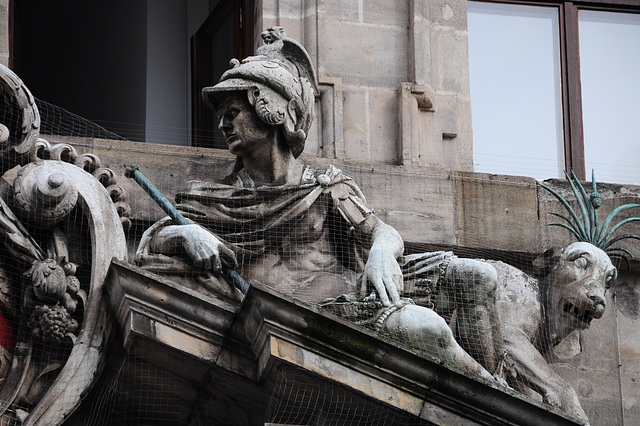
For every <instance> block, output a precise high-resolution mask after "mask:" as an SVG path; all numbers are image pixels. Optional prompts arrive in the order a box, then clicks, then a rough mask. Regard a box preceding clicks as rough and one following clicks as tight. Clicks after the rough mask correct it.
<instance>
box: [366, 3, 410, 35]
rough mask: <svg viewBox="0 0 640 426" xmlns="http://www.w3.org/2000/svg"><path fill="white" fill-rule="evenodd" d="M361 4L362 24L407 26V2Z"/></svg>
mask: <svg viewBox="0 0 640 426" xmlns="http://www.w3.org/2000/svg"><path fill="white" fill-rule="evenodd" d="M362 3H363V8H362V9H363V18H364V22H366V23H368V24H369V23H371V24H383V25H398V26H402V27H405V28H406V27H407V26H408V25H409V2H404V1H399V2H389V1H387V0H367V1H364V2H362Z"/></svg>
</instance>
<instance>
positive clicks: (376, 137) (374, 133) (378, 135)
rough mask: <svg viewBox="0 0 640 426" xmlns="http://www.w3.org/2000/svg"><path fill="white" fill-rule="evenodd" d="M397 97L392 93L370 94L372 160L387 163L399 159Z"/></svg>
mask: <svg viewBox="0 0 640 426" xmlns="http://www.w3.org/2000/svg"><path fill="white" fill-rule="evenodd" d="M397 111H398V107H397V95H396V93H395V92H392V91H381V90H372V91H370V92H369V132H370V146H371V159H372V160H373V161H381V162H385V163H390V162H396V159H397V157H398V154H397V144H396V135H397V131H398V130H397V128H398V115H397Z"/></svg>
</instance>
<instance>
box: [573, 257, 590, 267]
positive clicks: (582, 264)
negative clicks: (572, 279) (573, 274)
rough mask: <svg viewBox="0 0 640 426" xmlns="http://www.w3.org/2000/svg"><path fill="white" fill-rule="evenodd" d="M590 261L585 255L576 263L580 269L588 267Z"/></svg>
mask: <svg viewBox="0 0 640 426" xmlns="http://www.w3.org/2000/svg"><path fill="white" fill-rule="evenodd" d="M588 263H589V262H587V259H585V258H584V257H579V258H577V259H576V260H575V261H574V264H575V265H576V266H577V267H578V268H580V269H584V268H586V267H587V265H588Z"/></svg>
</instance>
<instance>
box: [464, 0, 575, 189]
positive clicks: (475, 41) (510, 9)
mask: <svg viewBox="0 0 640 426" xmlns="http://www.w3.org/2000/svg"><path fill="white" fill-rule="evenodd" d="M468 12H469V60H470V80H471V106H472V112H473V158H474V164H475V170H476V171H478V172H489V173H500V174H510V175H521V176H532V177H535V178H541V179H544V178H549V177H559V176H560V173H561V171H562V169H563V168H564V148H563V147H564V142H563V131H562V103H561V100H562V95H561V85H560V54H559V46H560V41H559V28H558V25H559V20H558V9H556V8H553V7H536V6H522V5H506V4H491V3H479V2H472V1H470V2H469V3H468Z"/></svg>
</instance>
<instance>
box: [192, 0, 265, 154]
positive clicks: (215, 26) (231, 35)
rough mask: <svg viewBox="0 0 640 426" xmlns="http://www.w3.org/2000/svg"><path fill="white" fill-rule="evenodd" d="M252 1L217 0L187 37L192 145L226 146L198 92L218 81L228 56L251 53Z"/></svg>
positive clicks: (216, 124) (225, 66) (213, 116)
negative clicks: (210, 10) (189, 44)
mask: <svg viewBox="0 0 640 426" xmlns="http://www.w3.org/2000/svg"><path fill="white" fill-rule="evenodd" d="M253 3H254V2H253V1H252V0H241V1H233V0H220V1H219V2H218V4H217V5H216V7H215V9H214V10H213V11H212V12H211V14H210V15H209V17H208V18H207V19H206V21H205V22H204V23H203V24H202V26H201V27H200V28H199V29H198V31H197V32H196V34H195V35H194V36H193V38H192V40H191V46H192V48H191V52H192V54H191V61H192V70H193V80H192V81H193V82H192V95H191V99H192V108H193V111H194V114H193V133H192V134H193V141H192V144H193V146H203V147H211V148H226V147H227V145H226V143H225V142H224V139H223V138H222V135H221V134H220V132H218V131H217V127H218V123H217V118H216V117H215V114H214V113H213V111H211V110H210V109H209V108H207V106H206V105H204V103H203V102H202V97H201V96H200V93H201V92H202V88H203V87H206V86H213V85H214V84H216V83H217V82H218V80H220V77H221V76H222V73H224V72H225V71H226V70H228V69H229V60H230V59H231V58H237V59H240V60H241V59H243V58H246V57H247V56H249V55H251V54H253V9H254V6H253ZM245 23H249V24H248V25H245Z"/></svg>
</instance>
